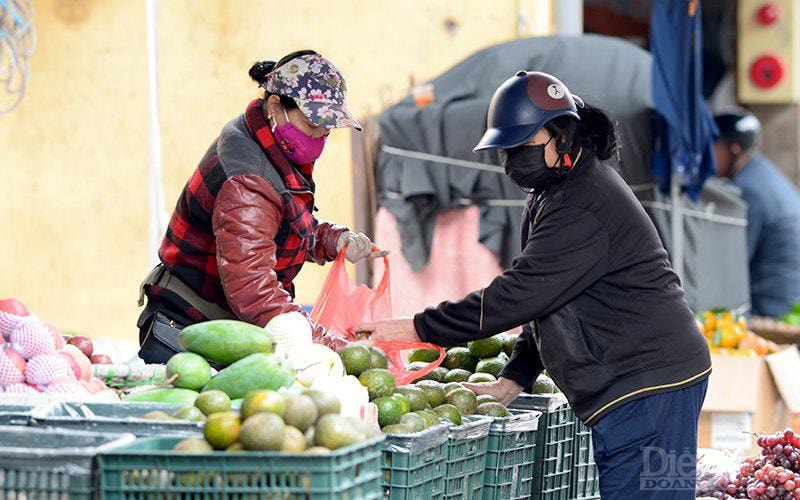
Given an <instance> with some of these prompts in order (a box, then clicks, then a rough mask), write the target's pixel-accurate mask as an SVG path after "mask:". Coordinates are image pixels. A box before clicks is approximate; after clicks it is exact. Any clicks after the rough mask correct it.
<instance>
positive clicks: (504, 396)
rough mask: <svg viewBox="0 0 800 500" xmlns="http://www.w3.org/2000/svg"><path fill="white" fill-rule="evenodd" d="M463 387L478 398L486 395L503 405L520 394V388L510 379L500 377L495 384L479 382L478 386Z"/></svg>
mask: <svg viewBox="0 0 800 500" xmlns="http://www.w3.org/2000/svg"><path fill="white" fill-rule="evenodd" d="M461 385H463V386H464V387H466V388H467V389H469V390H471V391H472V392H474V393H475V394H477V395H478V396H480V395H482V394H488V395H489V396H492V397H493V398H495V399H496V400H498V401H500V402H501V403H503V404H504V405H508V404H509V403H510V402H512V401H514V400H515V399H517V396H519V393H521V392H522V386H521V385H519V384H518V383H516V382H514V381H513V380H511V379H510V378H505V377H500V378H499V379H497V381H496V382H481V383H480V384H468V383H462V384H461Z"/></svg>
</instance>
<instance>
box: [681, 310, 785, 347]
mask: <svg viewBox="0 0 800 500" xmlns="http://www.w3.org/2000/svg"><path fill="white" fill-rule="evenodd" d="M697 325H698V327H700V330H701V331H702V332H703V336H704V337H705V338H706V340H707V341H708V345H709V347H710V349H711V352H712V353H717V354H731V355H737V356H765V355H767V354H771V353H773V352H777V351H778V349H779V347H778V345H777V344H775V343H774V342H771V341H769V340H767V339H765V338H763V337H761V336H759V335H756V334H755V333H753V332H751V331H749V330H748V328H747V320H746V318H745V317H744V316H742V315H737V314H736V313H735V312H733V311H729V310H711V311H704V312H702V313H700V314H698V315H697Z"/></svg>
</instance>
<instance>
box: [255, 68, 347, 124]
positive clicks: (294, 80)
mask: <svg viewBox="0 0 800 500" xmlns="http://www.w3.org/2000/svg"><path fill="white" fill-rule="evenodd" d="M262 87H264V88H265V89H266V90H267V91H268V92H271V93H273V94H278V95H284V96H286V97H291V98H293V99H294V100H295V102H296V103H297V107H298V108H300V111H302V112H303V114H304V115H305V116H306V118H308V119H309V120H311V123H313V124H314V125H317V126H318V127H325V128H344V127H352V128H355V129H356V130H361V124H360V123H358V120H356V119H355V118H354V117H353V114H352V113H351V112H350V110H349V109H347V86H346V84H345V82H344V77H343V76H342V73H341V72H340V71H339V70H338V69H337V68H336V66H334V65H333V64H331V62H330V61H328V60H327V59H325V58H324V57H322V56H321V55H319V54H307V55H303V56H299V57H296V58H294V59H292V60H291V61H289V62H287V63H285V64H284V65H282V66H281V67H279V68H276V69H275V70H274V71H272V73H270V74H269V75H267V79H266V81H265V83H264V84H263V85H262Z"/></svg>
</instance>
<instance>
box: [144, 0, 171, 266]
mask: <svg viewBox="0 0 800 500" xmlns="http://www.w3.org/2000/svg"><path fill="white" fill-rule="evenodd" d="M145 9H146V17H147V69H148V84H149V95H150V103H149V104H150V106H149V108H150V126H149V134H148V149H149V169H148V172H149V187H150V189H149V195H150V196H149V211H148V226H149V227H148V231H149V239H148V250H149V252H148V256H149V260H150V264H151V265H155V264H156V263H157V262H158V247H159V245H160V243H161V238H162V237H163V236H164V230H165V228H166V224H165V222H166V221H165V219H166V217H165V214H164V188H163V186H162V185H161V125H160V123H159V120H158V0H145Z"/></svg>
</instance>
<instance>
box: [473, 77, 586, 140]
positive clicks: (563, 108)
mask: <svg viewBox="0 0 800 500" xmlns="http://www.w3.org/2000/svg"><path fill="white" fill-rule="evenodd" d="M578 107H583V101H582V100H581V99H580V97H578V96H573V95H572V93H571V92H570V91H569V89H568V88H567V86H566V85H564V84H563V83H562V82H561V80H559V79H558V78H556V77H554V76H553V75H550V74H547V73H541V72H538V71H520V72H519V73H517V74H516V75H514V76H512V77H511V78H509V79H508V80H506V81H505V82H504V83H503V84H502V85H500V87H498V89H497V90H496V91H495V93H494V95H493V96H492V100H491V102H490V103H489V113H488V116H487V119H486V132H485V133H484V134H483V137H481V140H480V141H479V142H478V145H477V146H475V148H474V149H473V151H482V150H486V149H510V148H513V147H516V146H519V145H520V144H524V143H525V142H527V141H528V140H529V139H530V138H531V137H533V136H534V135H536V133H537V132H538V131H539V130H540V129H541V128H542V127H543V126H544V125H545V124H547V123H548V122H551V121H552V120H553V119H555V118H558V117H561V116H570V117H572V118H574V119H575V120H580V117H579V116H578Z"/></svg>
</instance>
